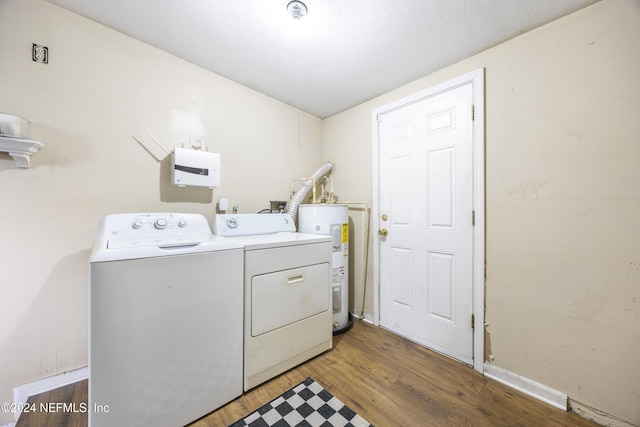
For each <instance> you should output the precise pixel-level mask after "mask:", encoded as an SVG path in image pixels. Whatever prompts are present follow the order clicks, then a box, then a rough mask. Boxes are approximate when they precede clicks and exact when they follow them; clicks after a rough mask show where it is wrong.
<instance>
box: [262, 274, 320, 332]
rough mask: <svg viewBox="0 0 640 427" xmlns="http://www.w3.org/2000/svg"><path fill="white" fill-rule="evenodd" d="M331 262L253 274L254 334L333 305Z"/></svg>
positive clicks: (276, 327) (294, 320)
mask: <svg viewBox="0 0 640 427" xmlns="http://www.w3.org/2000/svg"><path fill="white" fill-rule="evenodd" d="M328 283H329V264H327V263H322V264H315V265H310V266H306V267H299V268H294V269H290V270H283V271H277V272H274V273H268V274H261V275H256V276H253V277H252V278H251V336H253V337H257V336H259V335H262V334H264V333H267V332H270V331H273V330H274V329H278V328H281V327H283V326H286V325H289V324H292V323H295V322H297V321H300V320H302V319H306V318H308V317H311V316H313V315H316V314H318V313H322V312H324V311H327V310H328V309H329V293H328V292H327V289H328V288H327V286H328Z"/></svg>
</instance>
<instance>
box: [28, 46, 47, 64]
mask: <svg viewBox="0 0 640 427" xmlns="http://www.w3.org/2000/svg"><path fill="white" fill-rule="evenodd" d="M31 59H32V60H33V61H34V62H39V63H41V64H48V63H49V48H48V47H46V46H42V45H39V44H35V43H33V48H32V49H31Z"/></svg>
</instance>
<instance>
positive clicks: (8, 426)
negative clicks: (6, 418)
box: [0, 423, 16, 427]
mask: <svg viewBox="0 0 640 427" xmlns="http://www.w3.org/2000/svg"><path fill="white" fill-rule="evenodd" d="M0 427H16V423H9V424H3V425H1V426H0Z"/></svg>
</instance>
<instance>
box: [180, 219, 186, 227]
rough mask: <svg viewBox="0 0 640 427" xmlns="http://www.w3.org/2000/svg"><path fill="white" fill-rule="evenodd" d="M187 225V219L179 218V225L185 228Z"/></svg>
mask: <svg viewBox="0 0 640 427" xmlns="http://www.w3.org/2000/svg"><path fill="white" fill-rule="evenodd" d="M186 225H187V221H186V220H184V219H180V220H178V227H180V228H183V227H185V226H186Z"/></svg>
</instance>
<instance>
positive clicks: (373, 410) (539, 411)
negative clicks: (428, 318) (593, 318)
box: [16, 321, 597, 427]
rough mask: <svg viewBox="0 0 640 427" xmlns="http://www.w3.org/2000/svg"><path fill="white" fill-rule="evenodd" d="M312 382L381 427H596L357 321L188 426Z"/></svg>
mask: <svg viewBox="0 0 640 427" xmlns="http://www.w3.org/2000/svg"><path fill="white" fill-rule="evenodd" d="M307 377H312V378H313V379H315V380H316V381H317V382H319V383H320V384H321V385H322V386H324V387H325V388H326V389H327V390H328V391H329V392H331V393H332V394H333V395H334V396H336V397H337V398H338V399H340V400H342V401H343V402H344V403H346V404H347V405H349V406H350V407H351V408H352V409H353V410H355V411H356V412H358V413H359V414H360V415H362V416H363V417H365V418H366V419H367V420H368V421H369V422H371V423H372V424H373V425H375V426H377V427H387V426H389V427H396V426H408V427H409V426H410V427H417V426H492V427H493V426H514V427H515V426H536V427H538V426H597V424H595V423H593V422H591V421H588V420H586V419H584V418H581V417H580V416H578V415H576V414H574V413H571V412H563V411H561V410H559V409H556V408H553V407H551V406H549V405H547V404H545V403H542V402H540V401H538V400H536V399H533V398H531V397H529V396H527V395H524V394H522V393H520V392H518V391H516V390H513V389H511V388H509V387H507V386H505V385H502V384H500V383H498V382H496V381H493V380H491V379H488V378H485V377H483V376H482V375H480V374H479V373H478V372H476V371H474V370H473V369H472V368H470V367H468V366H465V365H463V364H461V363H459V362H456V361H453V360H451V359H449V358H447V357H444V356H442V355H440V354H438V353H434V352H432V351H430V350H428V349H426V348H424V347H421V346H419V345H417V344H414V343H412V342H410V341H407V340H405V339H403V338H401V337H399V336H396V335H394V334H392V333H390V332H388V331H386V330H384V329H381V328H378V327H376V326H372V325H370V324H368V323H365V322H360V321H356V322H355V325H354V327H353V329H351V330H350V331H349V332H347V333H345V334H342V335H338V336H336V337H334V348H333V349H332V350H330V351H328V352H326V353H324V354H322V355H320V356H318V357H316V358H314V359H312V360H310V361H308V362H307V363H304V364H302V365H300V366H298V367H296V368H294V369H292V370H290V371H288V372H286V373H284V374H282V375H280V376H278V377H276V378H274V379H272V380H271V381H268V382H267V383H265V384H262V385H260V386H258V387H256V388H254V389H252V390H250V391H249V392H247V393H245V394H244V395H243V396H241V397H240V398H238V399H236V400H234V401H232V402H230V403H228V404H227V405H225V406H223V407H222V408H220V409H218V410H216V411H214V412H212V413H210V414H209V415H207V416H205V417H203V418H201V419H199V420H197V421H195V422H193V423H192V424H190V425H189V427H220V426H228V425H229V424H231V423H233V422H234V421H237V420H238V419H240V418H242V417H243V416H245V415H247V414H249V413H250V412H252V411H254V410H255V409H257V408H259V407H260V406H262V405H263V404H265V403H267V402H269V401H270V400H272V399H273V398H275V397H277V396H278V395H280V394H281V393H282V392H284V391H286V390H288V389H289V388H291V387H292V386H294V385H296V384H298V383H300V382H302V381H303V380H304V379H305V378H307ZM31 399H34V401H37V402H45V403H46V402H75V403H76V404H78V405H79V404H80V403H81V402H86V401H87V400H86V399H87V382H86V381H82V382H80V383H77V384H73V385H71V386H67V387H63V388H61V389H58V390H54V391H52V392H50V393H44V394H42V395H38V396H33V397H32V398H30V399H29V401H31ZM86 425H87V416H86V413H84V414H83V413H71V414H69V413H66V414H65V413H62V414H42V413H39V412H36V413H33V414H31V413H29V414H23V415H22V416H21V417H20V420H19V422H18V424H17V425H16V427H45V426H46V427H54V426H55V427H65V426H73V427H76V426H78V427H79V426H82V427H84V426H86ZM122 427H125V426H122Z"/></svg>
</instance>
